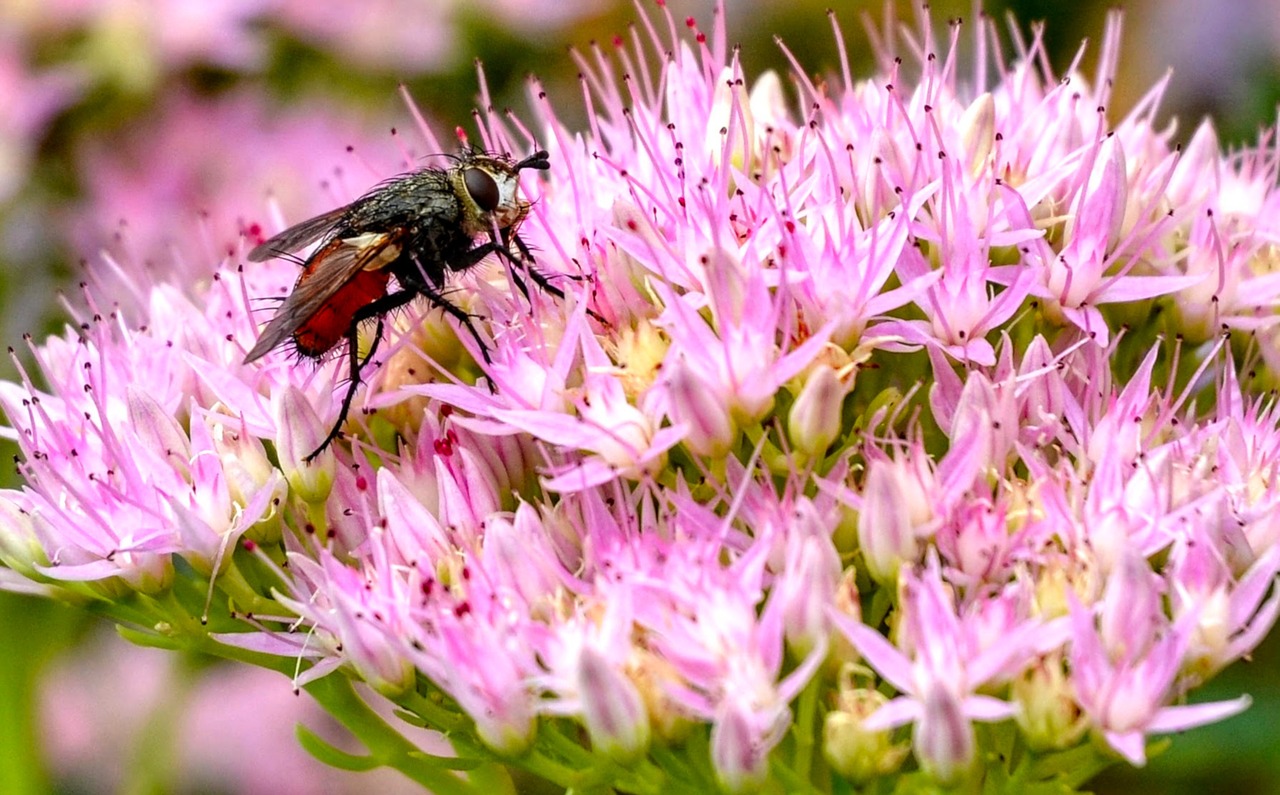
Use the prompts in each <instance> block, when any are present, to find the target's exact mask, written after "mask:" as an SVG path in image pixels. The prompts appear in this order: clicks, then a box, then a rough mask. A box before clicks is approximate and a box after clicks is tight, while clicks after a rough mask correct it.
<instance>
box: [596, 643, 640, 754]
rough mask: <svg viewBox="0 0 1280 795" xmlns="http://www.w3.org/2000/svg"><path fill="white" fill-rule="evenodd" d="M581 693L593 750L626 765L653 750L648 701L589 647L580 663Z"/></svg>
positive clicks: (623, 676) (620, 673)
mask: <svg viewBox="0 0 1280 795" xmlns="http://www.w3.org/2000/svg"><path fill="white" fill-rule="evenodd" d="M578 691H579V693H581V696H582V717H583V723H584V724H585V725H586V727H587V734H588V735H589V736H590V737H591V747H592V748H594V749H595V750H596V751H599V752H601V753H603V754H604V755H605V756H608V757H609V758H610V759H612V760H614V761H615V762H617V763H619V764H623V765H625V764H631V763H633V762H635V761H636V760H637V759H639V758H640V757H642V756H644V754H645V752H647V751H648V750H649V716H648V714H647V713H646V712H645V707H644V699H642V698H641V697H640V693H639V691H638V690H636V687H635V685H634V684H633V683H632V682H631V680H630V679H628V678H627V677H626V676H625V675H624V674H623V673H622V672H621V671H618V670H617V669H615V668H613V666H611V665H610V664H609V661H608V660H606V659H605V658H604V656H603V655H601V654H600V653H599V652H598V651H596V650H595V649H593V648H591V647H589V646H588V647H586V648H584V649H583V650H582V655H581V657H580V659H579V661H578Z"/></svg>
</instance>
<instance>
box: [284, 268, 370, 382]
mask: <svg viewBox="0 0 1280 795" xmlns="http://www.w3.org/2000/svg"><path fill="white" fill-rule="evenodd" d="M322 265H323V257H316V258H314V259H313V260H312V262H311V263H310V264H309V265H308V266H307V269H306V270H304V271H303V272H302V275H301V276H300V277H298V284H302V283H303V282H305V281H307V280H308V279H316V278H321V279H322V278H324V276H323V274H320V275H317V269H318V267H319V266H322ZM390 278H391V274H390V273H389V272H388V271H386V270H371V271H366V270H362V271H357V272H356V275H355V276H353V277H351V279H350V280H348V281H347V283H346V284H344V285H343V286H341V287H339V288H338V289H337V290H336V291H335V292H334V293H333V295H332V296H330V297H329V298H328V299H327V300H326V301H325V302H324V304H323V305H321V307H320V308H319V309H318V310H316V312H315V314H313V315H312V316H311V317H309V318H307V319H306V320H305V321H304V322H303V323H302V324H301V325H300V326H298V330H297V331H295V332H294V334H293V342H294V345H296V346H297V349H298V353H300V354H302V355H303V356H311V357H316V358H318V357H320V356H323V355H325V354H326V353H328V352H329V351H331V350H333V347H334V346H335V345H337V344H338V343H339V342H341V341H342V339H343V338H344V337H345V336H346V334H347V330H348V329H350V328H351V324H352V323H353V322H354V319H355V314H356V312H358V311H359V310H361V309H363V308H364V307H366V306H368V305H369V304H371V303H373V302H374V301H376V300H378V299H379V298H382V297H383V296H384V295H386V294H387V280H388V279H390Z"/></svg>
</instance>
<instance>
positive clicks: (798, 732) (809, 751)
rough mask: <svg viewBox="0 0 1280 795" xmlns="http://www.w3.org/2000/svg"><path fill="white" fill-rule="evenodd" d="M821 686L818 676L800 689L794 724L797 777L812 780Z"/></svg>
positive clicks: (795, 769)
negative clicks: (815, 726)
mask: <svg viewBox="0 0 1280 795" xmlns="http://www.w3.org/2000/svg"><path fill="white" fill-rule="evenodd" d="M820 686H821V684H820V682H819V679H818V677H813V678H811V679H810V680H809V683H808V684H807V685H805V687H804V690H801V691H800V698H799V701H798V702H797V703H796V719H795V722H794V723H793V724H792V726H794V730H793V731H794V734H795V738H796V753H795V764H794V771H795V774H796V776H797V777H799V778H801V779H803V780H804V781H810V776H811V775H812V773H813V755H814V749H815V744H816V742H815V740H814V724H815V723H816V721H817V716H818V689H819V687H820Z"/></svg>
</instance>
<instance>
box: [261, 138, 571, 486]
mask: <svg viewBox="0 0 1280 795" xmlns="http://www.w3.org/2000/svg"><path fill="white" fill-rule="evenodd" d="M548 157H549V155H548V154H547V152H546V151H545V150H539V151H537V152H534V153H533V154H532V155H530V156H529V157H526V158H525V159H523V160H520V161H518V162H515V161H513V160H511V159H509V158H506V157H501V156H496V155H491V154H488V153H485V152H480V151H475V150H464V151H463V152H462V153H461V154H459V155H457V156H456V157H455V158H454V162H453V163H452V164H451V165H450V167H449V168H444V169H441V168H424V169H419V170H417V171H412V172H410V173H407V174H402V175H400V176H398V177H394V178H392V179H390V180H388V181H387V182H385V183H383V184H381V185H379V186H377V187H376V188H374V189H373V190H371V191H369V192H368V193H366V194H365V195H364V196H361V197H360V198H359V199H356V200H355V201H354V202H352V203H351V204H348V205H346V206H345V207H339V208H337V209H335V210H331V211H329V212H327V213H325V214H323V215H318V216H316V217H315V218H312V219H310V220H307V221H303V222H302V223H300V224H295V225H294V226H291V227H289V228H288V229H286V230H284V231H283V232H281V233H279V234H277V235H275V236H274V237H272V238H271V239H269V240H267V241H266V242H264V243H262V244H261V245H259V246H257V247H256V248H254V249H253V250H252V251H250V252H249V255H248V259H249V260H250V261H251V262H262V261H264V260H268V259H271V258H273V257H279V256H283V255H287V254H290V253H292V252H294V251H297V250H298V249H300V248H303V247H304V246H307V245H310V244H312V243H314V242H316V241H322V242H321V245H320V246H319V248H317V249H316V251H315V253H313V254H312V255H311V256H310V257H308V258H307V260H306V262H304V263H303V265H302V273H301V275H299V276H298V281H297V283H296V284H295V285H294V287H293V291H292V292H291V293H289V296H288V297H287V298H285V299H284V303H282V304H281V305H280V308H279V310H278V311H277V312H276V314H275V316H274V317H272V318H271V321H270V322H269V323H267V325H266V327H265V328H264V329H263V330H262V334H261V336H259V337H258V342H257V344H256V345H254V346H253V349H252V350H250V351H249V353H248V354H247V355H246V356H245V357H244V361H245V363H246V364H248V363H249V362H252V361H254V360H256V359H259V358H261V357H262V356H264V355H266V353H267V352H268V351H270V350H272V349H273V348H275V347H277V346H279V345H282V344H284V343H286V342H292V344H293V347H294V349H295V350H296V351H297V352H298V354H299V355H300V356H303V357H305V358H310V359H320V358H322V357H324V356H325V355H326V354H328V353H329V352H330V351H332V350H333V349H334V348H336V347H337V346H338V345H339V344H340V343H341V342H343V341H344V340H345V341H346V344H347V348H346V354H347V360H348V366H349V374H350V380H349V383H348V386H347V391H346V394H345V395H343V398H342V408H341V410H340V411H339V412H338V419H337V421H336V422H335V423H334V425H333V428H332V429H330V431H329V435H328V436H326V437H325V438H324V441H322V442H321V443H320V446H319V447H317V448H316V449H315V450H314V451H312V453H311V454H310V455H308V456H307V460H308V461H310V460H312V459H314V458H315V457H316V456H317V455H319V454H320V453H321V452H322V451H323V450H324V449H325V448H326V447H328V446H329V444H330V443H331V442H332V441H333V440H334V439H336V438H338V437H339V436H340V435H341V433H342V425H343V423H344V422H345V421H346V419H347V415H348V413H349V412H350V411H351V402H352V400H353V399H354V398H355V393H356V389H357V387H359V385H360V372H361V371H362V370H363V369H364V367H365V365H367V364H368V363H369V362H370V361H371V360H372V359H373V356H374V353H376V352H377V350H378V344H379V342H380V341H381V339H382V332H383V327H384V321H385V319H386V316H387V313H389V312H391V311H392V310H394V309H397V308H399V307H402V306H404V305H405V304H408V303H409V302H410V301H412V300H413V299H415V298H418V297H422V298H426V299H427V301H428V302H429V303H430V304H431V305H432V306H434V307H438V308H440V309H441V310H443V311H444V312H446V313H448V314H449V315H452V316H453V318H454V319H456V320H457V321H458V322H459V323H460V324H461V325H462V326H464V327H466V329H467V331H469V332H470V333H471V336H472V337H473V338H475V340H476V342H477V343H479V346H480V354H481V356H483V357H484V360H485V362H490V361H491V360H490V358H489V351H488V348H487V346H486V345H485V342H484V340H483V339H481V337H480V335H479V333H478V332H477V331H476V328H475V326H474V325H472V323H471V316H470V315H468V314H467V313H466V312H464V311H463V310H462V309H461V308H460V307H458V306H457V305H455V304H454V303H452V302H451V301H449V300H448V299H447V298H445V296H444V294H443V292H442V290H443V287H444V283H445V279H446V277H447V276H448V275H449V273H450V272H454V271H464V270H466V269H467V268H470V267H472V266H473V265H475V264H476V263H478V262H480V260H482V259H484V258H485V257H486V256H488V255H489V254H495V255H497V256H500V257H505V258H506V259H507V260H508V261H510V262H511V263H512V264H516V260H515V258H514V257H513V256H512V253H511V245H512V244H514V245H515V247H516V250H517V251H518V252H519V253H520V256H521V257H522V258H523V259H524V260H526V261H527V262H529V263H532V262H533V256H532V254H531V253H530V252H529V247H528V246H526V245H525V243H524V241H523V240H521V239H520V236H519V235H518V234H516V230H517V228H518V227H519V225H520V222H521V221H523V220H524V218H525V216H526V215H527V214H528V212H529V203H528V202H525V201H522V200H521V199H520V197H519V195H518V181H519V173H520V172H521V171H523V170H524V169H527V168H531V169H537V170H540V171H545V170H546V169H547V168H549V167H550V163H549V162H548ZM482 236H486V237H485V238H483V242H480V243H477V242H476V241H477V239H481V238H482ZM519 270H520V269H519V268H513V269H512V270H511V276H512V279H513V280H514V281H515V284H516V287H517V288H519V290H520V291H521V292H522V293H523V294H524V295H525V296H526V297H527V296H528V295H529V289H528V286H527V285H525V283H524V280H523V279H521V277H520V273H519V272H518V271H519ZM528 274H529V277H530V278H531V279H533V281H534V283H536V284H537V285H538V286H539V287H541V288H542V289H543V290H546V291H547V292H549V293H551V294H552V295H554V296H556V297H558V298H564V291H563V290H561V289H560V288H558V287H556V286H555V285H553V284H551V283H550V282H549V281H547V278H546V277H545V276H543V275H542V274H540V273H538V272H537V271H536V270H535V269H533V268H529V269H528ZM393 276H394V277H395V289H392V287H391V277H393ZM592 314H593V315H594V313H592ZM367 320H376V321H377V324H378V328H377V333H376V334H375V335H374V337H373V342H372V343H371V344H370V347H369V352H368V353H367V354H366V355H365V356H364V358H363V359H361V357H360V354H359V352H358V347H357V344H358V341H357V332H358V330H359V327H360V324H361V323H363V322H365V321H367Z"/></svg>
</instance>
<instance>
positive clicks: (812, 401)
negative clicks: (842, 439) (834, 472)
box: [787, 364, 848, 458]
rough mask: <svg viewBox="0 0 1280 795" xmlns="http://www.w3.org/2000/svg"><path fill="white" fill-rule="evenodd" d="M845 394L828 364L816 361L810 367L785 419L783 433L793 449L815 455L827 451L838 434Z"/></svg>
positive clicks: (838, 379) (846, 391)
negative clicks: (785, 433) (788, 438)
mask: <svg viewBox="0 0 1280 795" xmlns="http://www.w3.org/2000/svg"><path fill="white" fill-rule="evenodd" d="M847 393H848V390H847V389H846V388H845V386H844V384H842V383H841V382H840V377H839V376H837V375H836V371H835V370H833V369H831V367H829V366H827V365H825V364H819V365H817V366H816V367H814V368H813V371H812V372H811V373H810V374H809V378H808V379H807V380H806V381H805V382H804V386H803V387H802V388H801V389H800V394H799V395H797V396H796V402H795V403H793V404H792V405H791V413H790V415H789V416H788V418H787V433H788V435H789V436H790V437H791V443H792V444H794V445H795V447H796V449H797V450H799V451H800V452H802V453H804V454H805V455H809V456H813V457H815V458H817V457H821V456H822V455H823V454H824V453H825V452H826V451H827V448H828V447H830V446H831V443H832V442H834V441H835V440H836V437H837V436H838V435H839V434H840V429H841V427H842V425H841V422H840V418H841V409H842V408H843V406H844V396H845V395H846V394H847Z"/></svg>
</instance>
